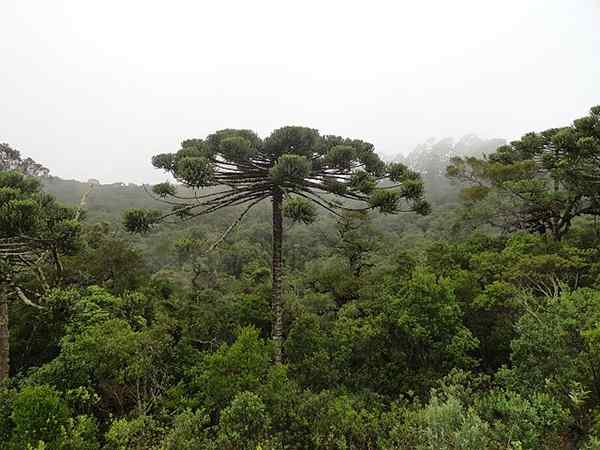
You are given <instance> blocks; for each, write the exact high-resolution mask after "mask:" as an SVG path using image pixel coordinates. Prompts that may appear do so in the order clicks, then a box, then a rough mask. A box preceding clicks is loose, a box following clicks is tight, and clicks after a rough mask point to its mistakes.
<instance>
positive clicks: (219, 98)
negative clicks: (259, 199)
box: [0, 0, 600, 183]
mask: <svg viewBox="0 0 600 450" xmlns="http://www.w3.org/2000/svg"><path fill="white" fill-rule="evenodd" d="M594 104H600V0H571V1H567V0H560V1H558V0H503V1H484V0H473V1H466V0H453V1H447V0H437V1H426V0H425V1H424V0H419V1H417V0H415V1H377V0H369V1H366V0H365V1H350V0H343V1H328V0H319V1H313V0H296V1H286V0H278V1H262V0H251V1H250V0H240V1H226V0H218V1H217V0H212V1H207V0H205V1H202V0H195V1H183V0H169V1H167V0H164V1H151V0H144V1H133V0H102V1H97V0H95V1H90V0H68V1H59V0H51V1H50V0H38V1H32V0H0V142H7V143H9V144H10V145H11V146H13V147H14V148H17V149H18V150H20V151H21V152H22V153H23V154H25V155H27V156H31V157H33V158H34V159H35V160H38V161H39V162H41V163H43V164H45V165H47V166H48V167H49V168H50V169H51V173H52V174H54V175H57V176H60V177H63V178H76V179H81V180H86V179H88V178H92V177H94V178H98V179H100V180H101V181H102V182H114V181H127V182H138V183H139V182H156V181H159V180H163V179H165V176H164V175H163V174H161V173H160V172H159V171H157V170H155V169H153V168H152V166H151V165H150V157H151V156H152V155H153V154H155V153H159V152H170V151H176V150H177V149H178V145H179V143H180V142H181V140H182V139H185V138H191V137H205V136H206V135H207V134H209V133H211V132H213V131H215V130H218V129H222V128H250V129H254V130H255V131H257V132H258V133H259V134H260V135H262V136H265V135H267V134H268V133H269V132H270V131H271V130H273V129H274V128H277V127H280V126H283V125H305V126H310V127H313V128H318V129H319V130H320V131H321V132H322V133H325V134H339V135H343V136H349V137H356V138H361V139H364V140H368V141H370V142H373V143H374V144H375V145H376V148H377V150H378V152H379V153H381V154H383V155H392V154H397V153H406V152H408V151H409V150H410V149H411V148H412V147H414V146H415V145H416V144H418V143H420V142H422V141H424V140H426V139H427V138H429V137H433V136H435V137H445V136H455V137H460V136H461V135H463V134H466V133H471V132H473V133H477V134H479V135H481V136H482V137H486V138H492V137H503V138H507V139H512V138H516V137H518V136H520V135H521V134H523V133H525V132H527V131H532V130H542V129H545V128H550V127H554V126H561V125H567V124H569V123H570V122H571V121H572V120H573V119H574V118H577V117H580V116H582V115H585V114H586V113H587V111H588V109H589V107H590V106H592V105H594Z"/></svg>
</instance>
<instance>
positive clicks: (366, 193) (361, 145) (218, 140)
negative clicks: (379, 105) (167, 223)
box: [124, 127, 429, 362]
mask: <svg viewBox="0 0 600 450" xmlns="http://www.w3.org/2000/svg"><path fill="white" fill-rule="evenodd" d="M152 164H153V165H154V166H155V167H157V168H159V169H163V170H165V171H166V172H168V173H170V174H171V175H173V177H174V178H175V179H176V180H177V181H178V182H180V183H181V184H183V185H185V186H187V187H188V188H192V189H193V192H192V195H185V194H184V195H180V194H178V192H177V189H176V186H174V185H172V184H170V183H161V184H158V185H156V186H154V187H153V192H154V193H155V194H156V195H158V196H159V197H161V198H162V199H163V200H164V201H165V202H168V203H170V204H171V205H172V206H173V211H172V212H170V213H167V214H162V215H161V214H160V213H159V212H157V211H152V210H139V209H135V210H129V211H127V212H126V214H125V217H124V224H125V226H126V228H127V229H128V230H129V231H138V232H144V231H148V230H149V229H150V228H151V227H152V225H153V224H155V223H158V222H160V221H162V220H165V219H167V218H169V217H174V216H179V217H188V218H192V217H197V216H201V215H205V214H209V213H212V212H215V211H218V210H220V209H223V208H227V207H231V206H236V205H245V209H244V210H243V211H242V213H241V216H240V217H239V218H238V220H237V221H235V222H234V223H233V224H232V225H231V227H229V229H228V231H229V230H231V229H232V228H233V227H234V226H235V225H236V224H237V223H239V221H240V220H241V219H242V218H243V217H244V215H246V213H247V212H248V211H249V210H250V209H251V208H252V207H253V206H254V205H256V204H257V203H259V202H260V201H262V200H265V199H268V198H270V199H271V202H272V206H273V215H272V219H273V244H272V245H273V255H272V313H273V324H272V338H273V341H274V343H275V361H276V362H279V361H281V348H282V345H281V344H282V340H283V305H282V284H281V283H282V240H283V217H284V216H287V217H289V218H291V219H292V220H295V221H302V222H305V223H309V222H312V221H313V220H314V218H315V216H316V213H317V205H318V206H321V207H322V208H324V209H325V210H327V211H329V212H330V213H332V214H334V215H340V213H341V212H344V211H367V210H372V209H377V210H379V211H381V212H383V213H388V214H394V213H399V212H408V211H414V212H417V213H419V214H427V213H428V212H429V205H428V203H427V202H426V201H425V200H424V199H423V194H424V192H423V183H422V181H421V178H420V176H419V174H417V173H415V172H413V171H411V170H409V169H408V168H407V167H406V166H404V165H403V164H399V163H392V164H386V163H384V162H383V161H382V160H381V159H380V158H379V157H378V156H377V154H376V153H375V151H374V148H373V145H372V144H369V143H367V142H363V141H360V140H355V139H347V138H342V137H339V136H321V135H320V134H319V132H318V131H317V130H314V129H311V128H304V127H283V128H280V129H278V130H275V131H273V133H271V135H270V136H269V137H267V138H265V139H261V138H260V137H258V136H257V135H256V134H255V133H254V132H252V131H249V130H233V129H227V130H221V131H217V132H216V133H214V134H211V135H209V136H208V137H207V138H206V139H191V140H187V141H184V142H183V143H182V146H181V149H180V150H179V151H178V152H176V153H165V154H159V155H156V156H154V157H153V158H152ZM210 187H212V188H213V189H212V190H211V191H210V192H207V193H202V192H199V190H200V189H202V188H210ZM342 200H347V201H348V202H349V204H346V205H344V204H343V203H342Z"/></svg>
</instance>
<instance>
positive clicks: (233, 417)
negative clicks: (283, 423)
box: [218, 392, 271, 450]
mask: <svg viewBox="0 0 600 450" xmlns="http://www.w3.org/2000/svg"><path fill="white" fill-rule="evenodd" d="M270 425H271V419H270V417H269V413H268V412H267V408H266V406H265V404H264V403H263V401H262V399H261V398H260V397H259V396H258V395H256V394H255V393H253V392H240V393H239V394H237V395H236V396H235V397H234V399H233V400H232V401H231V403H230V405H229V406H228V407H226V408H225V409H223V410H222V412H221V420H220V422H219V436H218V441H219V442H220V443H221V445H223V447H225V448H236V449H248V450H254V449H256V447H257V446H258V445H260V443H261V442H262V441H266V440H267V438H268V436H269V431H270Z"/></svg>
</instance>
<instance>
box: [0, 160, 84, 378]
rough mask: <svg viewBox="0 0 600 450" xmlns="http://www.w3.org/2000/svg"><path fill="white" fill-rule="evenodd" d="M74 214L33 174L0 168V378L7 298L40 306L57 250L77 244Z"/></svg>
mask: <svg viewBox="0 0 600 450" xmlns="http://www.w3.org/2000/svg"><path fill="white" fill-rule="evenodd" d="M17 156H18V155H17ZM18 168H19V167H18ZM78 219H79V213H78V212H77V211H76V210H75V209H73V208H69V207H65V206H62V205H60V204H58V203H57V202H56V201H55V200H54V198H53V197H52V196H50V195H48V194H45V193H44V192H42V191H41V186H40V183H39V181H38V180H37V179H35V178H32V177H28V176H25V175H23V174H22V173H20V172H17V171H3V170H0V382H2V381H3V380H5V379H6V378H8V376H9V368H10V365H9V362H10V358H9V303H10V302H11V301H12V300H18V301H21V302H23V303H25V304H26V305H28V306H32V307H36V308H43V305H42V303H43V299H44V295H45V294H46V292H48V291H49V290H50V288H51V287H52V286H53V285H56V284H57V283H58V282H59V280H60V278H61V272H62V264H61V261H60V255H61V254H64V253H69V252H71V251H73V250H74V249H75V248H76V244H77V240H78V236H79V229H80V225H79V220H78Z"/></svg>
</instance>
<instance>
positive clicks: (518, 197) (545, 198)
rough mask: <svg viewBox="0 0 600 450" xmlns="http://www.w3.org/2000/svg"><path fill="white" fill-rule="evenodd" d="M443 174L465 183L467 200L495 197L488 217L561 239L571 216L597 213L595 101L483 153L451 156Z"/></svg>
mask: <svg viewBox="0 0 600 450" xmlns="http://www.w3.org/2000/svg"><path fill="white" fill-rule="evenodd" d="M447 175H448V176H449V177H451V178H453V179H456V180H460V181H462V182H466V183H468V184H470V185H471V186H470V187H468V188H466V189H465V190H464V191H463V196H464V198H465V199H466V200H468V201H469V202H471V203H472V205H473V206H475V205H477V204H478V203H479V202H481V201H482V200H486V199H493V198H496V199H497V202H496V203H494V204H493V212H492V217H489V218H488V220H489V222H490V223H492V224H494V225H499V226H501V227H504V228H506V229H508V230H511V229H512V230H515V229H524V230H529V231H533V232H538V233H542V234H548V235H550V236H551V237H552V238H553V239H555V240H557V241H558V240H561V238H562V237H563V236H564V235H565V233H566V232H568V231H569V229H570V228H571V224H572V221H573V219H574V218H575V217H577V216H581V215H592V216H598V215H600V106H595V107H593V108H591V110H590V114H589V115H588V116H586V117H582V118H579V119H577V120H575V121H574V122H573V125H571V126H567V127H563V128H552V129H549V130H546V131H543V132H541V133H528V134H526V135H524V136H523V137H522V138H521V139H520V140H518V141H514V142H511V144H510V145H504V146H501V147H499V148H498V149H497V150H496V151H495V152H494V153H492V154H491V155H489V156H487V157H484V158H477V157H466V158H460V157H458V158H454V159H453V160H452V164H451V165H449V166H448V169H447Z"/></svg>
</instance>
